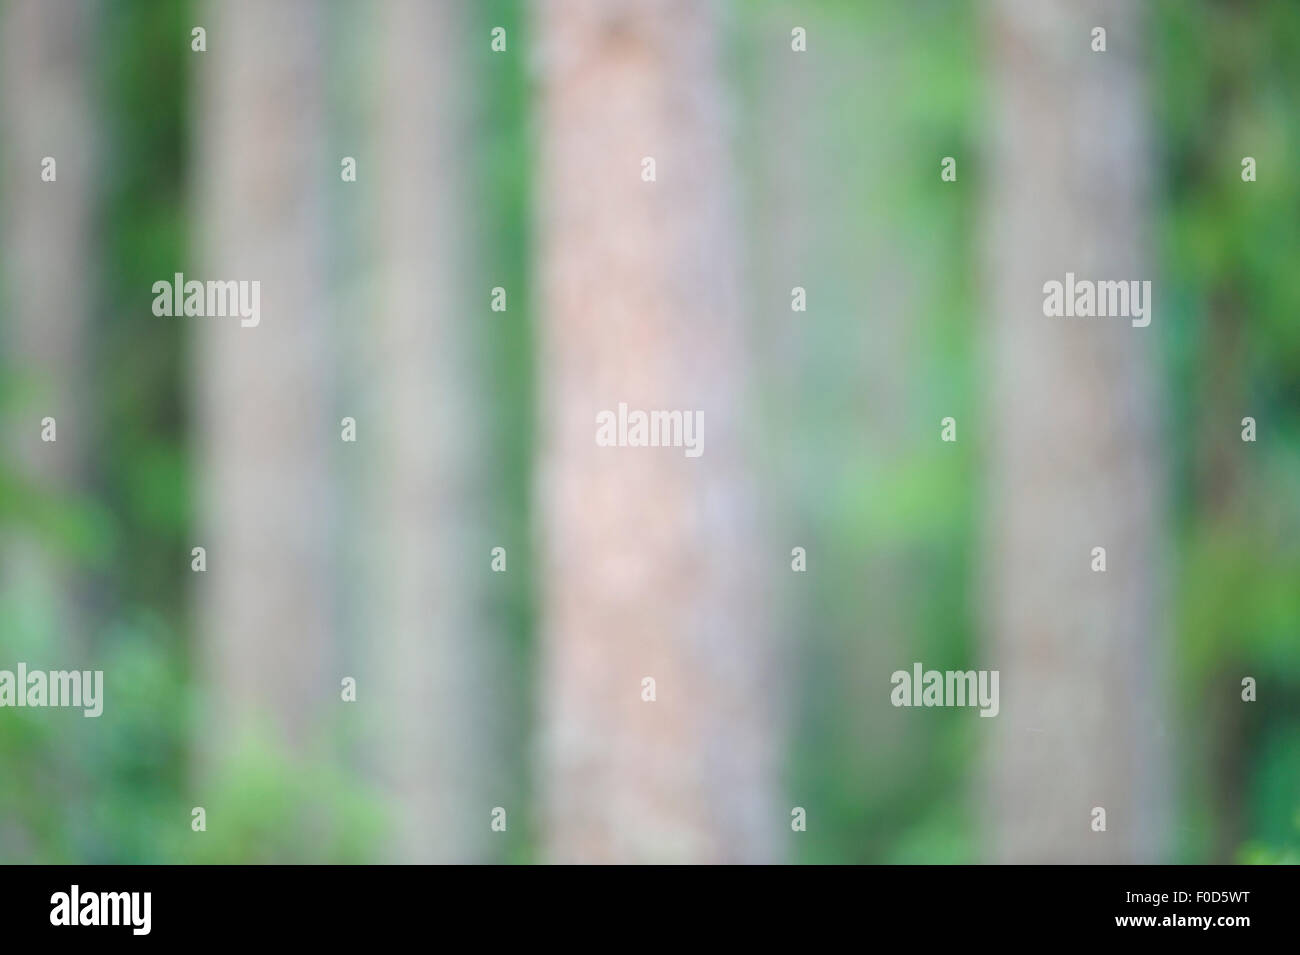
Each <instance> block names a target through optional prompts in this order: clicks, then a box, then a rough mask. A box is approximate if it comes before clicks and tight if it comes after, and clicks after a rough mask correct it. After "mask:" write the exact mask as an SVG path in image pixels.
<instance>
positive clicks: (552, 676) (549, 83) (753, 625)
mask: <svg viewBox="0 0 1300 955" xmlns="http://www.w3.org/2000/svg"><path fill="white" fill-rule="evenodd" d="M533 11H534V14H535V19H536V24H535V26H536V32H537V41H538V50H539V60H538V68H539V80H540V84H541V91H540V103H539V107H538V126H539V131H540V143H539V146H540V169H539V171H538V187H537V194H538V196H539V202H540V209H539V219H538V229H539V236H538V242H539V269H538V276H539V282H540V288H539V306H540V318H539V320H540V331H539V342H540V358H539V370H538V371H539V379H540V389H539V390H540V402H541V406H540V425H539V427H540V450H539V457H540V460H539V472H538V487H537V506H538V508H539V514H540V537H541V554H540V559H539V564H538V574H539V580H540V592H541V602H542V609H541V640H542V656H543V661H542V667H541V682H540V685H539V688H538V691H537V694H538V699H539V702H540V706H541V709H542V723H543V740H542V751H541V772H542V780H541V782H542V786H543V790H544V810H543V840H544V845H545V848H546V854H547V856H548V857H549V858H550V859H553V860H559V861H620V862H625V861H646V860H670V861H724V860H734V861H752V860H767V859H773V858H776V857H777V856H778V855H779V853H780V847H781V843H782V839H783V835H784V833H786V832H788V831H789V820H790V817H789V808H788V807H784V806H782V805H781V803H780V801H779V799H778V796H777V792H778V789H777V784H778V778H777V777H778V763H777V755H778V753H779V751H780V740H779V739H778V735H779V734H778V732H777V729H778V727H777V725H776V724H777V720H776V719H775V717H774V714H775V710H776V707H775V706H774V701H775V695H776V693H777V686H776V681H775V679H774V674H773V672H772V671H773V666H772V661H773V655H772V652H771V635H770V634H769V633H768V632H767V619H768V615H767V613H766V611H765V608H764V599H763V598H764V591H765V585H764V583H763V579H764V578H763V573H764V572H767V573H777V572H780V571H781V570H784V569H785V568H787V567H788V558H786V557H785V556H783V554H782V553H780V552H778V551H777V550H776V548H775V547H774V546H773V545H771V544H770V543H769V542H768V541H767V540H766V539H765V538H764V536H763V535H762V533H761V532H760V529H759V525H758V516H757V498H756V489H755V482H754V474H753V472H752V470H751V469H750V467H749V461H748V455H747V453H746V450H745V438H746V435H745V433H744V432H745V428H746V426H747V414H748V412H749V410H750V407H749V405H748V404H747V399H748V396H747V394H746V391H747V377H748V368H749V363H750V358H749V354H748V351H747V348H746V341H745V338H746V329H745V327H744V318H743V315H742V311H741V308H740V302H739V288H738V286H739V282H738V271H739V262H738V251H737V249H738V236H737V226H736V220H735V211H734V198H733V195H732V191H733V189H734V187H735V182H734V177H733V172H732V166H731V164H730V161H729V156H728V152H729V122H730V117H729V111H728V108H727V103H726V98H725V97H724V95H723V79H722V76H721V75H720V59H721V51H720V49H719V42H720V31H719V28H718V25H717V23H716V22H715V17H714V14H715V12H716V8H715V6H714V5H713V4H709V3H697V2H693V0H692V2H686V0H676V2H669V3H650V2H643V0H639V2H630V3H622V4H594V3H586V2H539V3H537V4H536V5H535V6H534V7H533ZM643 157H653V158H654V160H655V162H656V173H657V181H656V182H645V181H643V180H642V176H641V173H642V159H643ZM619 402H626V403H627V404H628V406H629V407H630V408H632V409H642V410H652V409H664V410H670V409H679V410H687V411H692V410H700V411H702V412H703V414H704V439H705V441H704V452H703V454H702V456H700V457H698V458H689V457H686V456H685V454H684V453H683V449H681V448H629V447H616V448H608V447H597V445H596V443H595V433H596V417H597V414H598V413H599V412H601V411H602V410H611V411H612V410H616V409H617V405H618V403H619ZM761 568H765V571H764V570H761ZM646 677H651V678H653V679H654V680H655V681H656V690H657V700H656V701H655V702H652V703H651V702H644V701H643V699H642V681H643V678H646Z"/></svg>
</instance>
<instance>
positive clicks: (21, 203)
mask: <svg viewBox="0 0 1300 955" xmlns="http://www.w3.org/2000/svg"><path fill="white" fill-rule="evenodd" d="M94 12H95V5H94V4H92V3H89V2H71V3H44V2H40V0H14V2H12V3H8V4H6V5H5V8H4V24H3V44H4V46H3V51H2V53H0V66H2V67H3V83H2V88H0V98H2V103H0V108H2V109H3V128H2V129H0V146H3V149H4V159H5V162H4V216H3V223H4V229H3V243H4V262H5V266H6V268H5V272H6V287H7V289H8V294H7V296H6V298H7V306H8V307H7V309H6V311H7V313H8V320H7V321H6V322H5V326H4V328H3V330H2V331H3V339H2V342H3V354H4V356H5V364H6V365H7V366H8V367H7V368H6V369H5V371H6V374H8V375H10V376H12V377H11V381H14V382H17V387H15V388H14V389H13V392H12V394H11V395H10V396H9V398H11V399H14V400H15V406H14V408H13V410H12V411H11V412H10V415H11V417H10V418H9V422H8V426H7V427H6V431H7V432H8V433H9V434H11V435H13V436H14V437H13V438H12V439H8V440H7V441H6V443H7V444H8V445H9V447H10V448H11V450H12V458H11V460H12V461H13V462H14V465H15V470H16V472H17V473H16V474H15V475H14V477H15V478H16V479H17V480H18V481H20V482H21V483H22V485H23V486H24V487H26V488H28V489H30V490H31V491H32V492H33V493H39V494H42V495H69V494H76V493H78V492H82V491H84V490H85V486H86V481H87V466H88V458H89V455H90V450H91V447H92V446H93V443H94V429H95V423H94V420H93V408H92V407H91V404H90V402H89V400H88V399H89V396H88V382H89V381H90V373H91V363H90V357H89V356H90V353H91V352H90V344H89V343H90V338H91V321H90V311H91V294H92V289H93V288H94V282H95V263H94V255H93V238H92V230H93V225H94V214H93V208H92V197H93V195H94V188H93V186H94V183H95V178H96V170H95V160H96V155H97V152H98V149H97V142H96V136H95V123H94V122H92V116H91V107H90V98H89V93H88V78H87V72H86V66H87V63H88V62H89V60H90V58H91V56H92V51H91V48H90V43H89V39H88V38H89V35H90V32H91V30H92V29H93V26H94V22H93V19H94V18H93V14H94ZM47 156H49V157H52V158H53V159H54V160H55V164H56V165H55V171H56V175H57V178H56V179H55V180H54V181H53V182H46V181H43V179H42V178H41V175H42V171H43V165H42V163H43V160H44V158H45V157H47ZM47 416H48V417H52V418H54V419H55V422H56V429H57V430H56V440H55V441H54V442H45V441H43V440H42V438H41V431H42V427H41V421H42V419H43V418H45V417H47ZM3 558H4V563H5V566H4V574H3V577H4V579H5V580H6V581H8V582H10V583H12V585H13V586H15V587H16V588H18V589H19V590H21V592H23V593H24V594H26V595H27V596H29V597H34V596H35V595H37V594H40V595H43V598H44V601H43V602H44V608H45V609H49V610H51V611H52V612H53V615H54V616H53V618H52V622H51V627H50V632H49V637H50V644H49V645H48V646H47V648H46V650H47V652H50V653H51V654H52V657H51V663H53V662H54V660H55V659H61V660H62V662H61V663H60V665H61V666H69V667H77V666H81V665H85V664H88V663H89V662H90V661H89V659H88V658H86V657H84V656H83V655H82V654H83V653H84V652H85V650H86V646H85V643H86V639H87V635H86V633H85V632H84V629H85V628H84V621H83V620H82V616H83V614H82V610H83V608H82V601H83V600H84V598H85V596H86V595H85V593H84V592H83V591H84V581H82V580H80V579H79V575H78V574H77V573H76V572H75V570H74V568H73V567H72V566H71V564H70V562H69V561H68V560H66V559H65V558H63V557H62V556H60V555H58V554H56V553H54V552H53V551H52V550H51V549H50V548H49V547H48V546H47V543H46V542H38V541H36V540H34V539H30V538H21V539H11V540H9V541H7V542H6V546H5V548H4V553H3ZM68 653H73V654H74V655H73V656H68V655H67V654H68Z"/></svg>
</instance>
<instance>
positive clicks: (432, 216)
mask: <svg viewBox="0 0 1300 955" xmlns="http://www.w3.org/2000/svg"><path fill="white" fill-rule="evenodd" d="M462 13H463V11H462V10H461V9H460V7H459V5H458V4H451V3H447V4H444V3H425V2H423V0H399V2H393V3H385V4H384V5H383V6H382V8H381V9H380V10H378V11H377V19H376V24H375V26H376V31H375V38H376V41H377V48H378V49H379V50H380V51H382V56H383V67H382V68H381V74H380V75H381V80H380V83H379V84H378V88H377V90H376V94H377V100H376V102H375V103H374V109H373V113H372V115H373V117H374V120H373V128H372V132H373V138H372V140H371V142H373V147H374V148H373V153H371V154H370V158H369V160H368V161H369V168H368V169H365V168H363V180H362V181H363V182H364V183H365V184H366V188H368V189H370V190H373V192H372V195H373V196H374V204H375V208H374V218H373V222H372V229H373V233H374V247H375V254H376V259H377V262H376V264H377V271H376V273H375V274H376V276H377V279H378V282H377V285H376V288H375V290H374V301H375V303H376V308H375V310H374V312H373V314H372V315H371V317H370V319H369V325H370V327H369V328H368V330H367V334H366V342H365V344H364V352H363V354H365V355H366V358H367V361H368V367H369V375H368V384H367V386H366V387H367V394H368V395H369V397H370V401H369V403H368V407H367V412H366V415H365V418H364V424H363V425H362V426H363V427H364V428H365V429H366V432H365V433H364V434H363V435H362V436H361V437H360V438H359V439H358V440H359V447H361V448H364V450H365V454H366V458H367V461H368V462H369V463H368V465H367V472H368V473H367V478H368V480H369V487H368V496H367V502H368V503H367V507H366V513H367V514H368V515H369V519H368V522H367V523H368V524H369V528H368V530H367V532H366V534H367V539H368V540H369V542H370V545H369V553H370V554H371V559H370V561H369V562H368V563H369V565H370V568H371V574H370V578H371V579H370V582H369V586H368V599H369V601H370V605H369V606H368V608H367V611H366V613H365V619H366V621H367V623H368V624H369V625H370V626H371V627H372V631H371V633H370V635H369V637H368V638H367V652H368V653H369V654H370V655H371V661H372V664H373V667H374V672H375V674H376V677H377V679H376V682H375V683H374V684H368V685H367V688H366V692H367V694H368V695H369V697H370V698H371V699H372V700H376V701H379V703H378V705H379V707H380V709H381V711H382V716H381V718H380V720H379V723H380V725H379V726H378V727H377V729H378V732H379V740H378V745H377V754H378V759H379V762H380V764H381V767H380V768H381V775H382V777H383V780H384V785H385V786H386V788H387V790H388V792H389V794H390V796H391V798H392V800H393V821H394V825H393V836H394V841H393V843H392V845H391V847H390V856H391V857H392V858H394V859H396V860H398V861H403V862H465V861H475V860H480V859H483V858H484V857H485V856H486V853H487V850H488V845H489V844H488V841H487V840H488V839H489V838H490V837H491V832H490V829H489V822H490V811H491V809H492V808H493V806H494V802H493V801H491V800H492V795H493V794H492V793H491V792H489V786H488V780H489V779H492V778H493V775H494V771H495V769H496V766H495V763H496V762H497V760H496V755H497V753H496V750H497V747H496V745H495V743H496V740H495V739H494V733H493V732H492V730H491V726H492V712H493V707H492V706H491V705H490V703H489V701H491V700H494V699H499V698H500V693H501V692H502V688H501V687H499V686H493V685H491V680H490V677H491V674H492V673H494V672H496V671H495V670H494V668H493V667H492V661H493V659H494V656H495V652H494V645H493V643H492V639H491V637H492V635H491V633H490V632H489V628H488V627H487V626H486V625H485V624H486V620H485V616H486V615H485V614H484V612H483V611H484V604H483V598H484V587H483V584H484V580H483V577H484V574H485V572H486V570H487V567H488V560H489V551H490V549H491V547H492V546H493V544H495V543H500V544H505V543H507V542H505V541H489V540H487V539H485V538H484V537H483V536H482V529H483V515H484V508H483V500H482V496H483V487H484V480H483V479H484V477H485V471H486V468H485V467H484V463H483V456H484V453H485V442H483V441H482V440H480V438H479V436H480V435H482V434H483V433H484V430H485V426H486V424H487V421H486V420H485V411H484V408H485V402H484V400H483V399H484V397H485V396H484V395H483V393H482V389H481V388H480V387H479V376H478V374H477V373H478V371H479V368H478V355H477V353H476V350H475V348H474V336H475V335H476V334H477V329H478V328H479V327H480V326H481V325H482V321H481V320H480V319H474V318H472V317H471V316H472V315H474V314H479V315H480V316H481V315H484V314H488V312H487V309H488V294H487V291H488V290H487V288H483V289H482V290H481V298H478V299H476V300H475V302H476V306H475V308H474V309H471V308H470V307H469V304H470V303H469V299H468V296H467V293H468V291H469V290H468V288H467V285H468V270H469V266H470V264H471V263H470V259H471V256H470V255H468V254H467V253H468V250H469V249H471V248H472V246H473V243H472V242H471V241H469V236H470V235H472V234H473V228H472V219H471V218H470V217H469V207H470V202H469V200H468V199H467V198H465V195H466V193H467V192H468V190H469V185H470V177H469V172H470V168H469V164H468V162H467V159H466V149H465V147H464V144H465V143H466V142H467V139H468V136H469V133H470V130H469V129H468V124H467V122H466V118H467V117H468V115H469V110H468V107H467V102H466V100H467V97H468V96H469V95H471V91H472V88H473V87H472V84H471V83H470V82H468V81H467V79H466V73H467V69H468V66H469V64H468V63H467V62H466V58H465V57H464V56H463V55H462V51H463V50H465V48H466V46H467V44H468V43H469V42H470V41H469V39H468V37H467V26H468V25H467V24H466V23H465V22H464V21H463V19H462ZM362 161H363V162H366V161H367V159H366V158H365V157H362ZM510 556H512V555H509V553H508V554H507V557H508V558H509V557H510ZM513 556H514V559H515V560H516V561H518V560H519V559H520V557H522V555H518V554H516V555H513ZM510 569H511V568H510V565H509V563H507V570H510ZM498 798H499V797H498ZM504 808H507V809H508V810H509V809H512V808H514V807H504Z"/></svg>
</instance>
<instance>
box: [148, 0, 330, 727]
mask: <svg viewBox="0 0 1300 955" xmlns="http://www.w3.org/2000/svg"><path fill="white" fill-rule="evenodd" d="M321 19H322V13H321V10H320V8H319V6H318V5H317V4H316V3H313V2H311V0H284V2H275V3H261V2H255V0H247V2H227V0H221V2H213V3H210V4H208V5H206V6H205V7H204V8H203V9H202V13H201V15H200V17H198V18H196V21H195V22H196V23H197V24H200V25H202V26H204V27H205V28H206V30H207V52H206V53H194V54H192V55H193V56H195V57H198V58H200V59H199V62H198V64H197V72H198V92H199V99H198V110H197V113H196V127H197V128H196V140H195V146H196V155H195V162H196V167H197V173H196V183H197V195H198V205H197V210H196V212H197V228H196V232H195V236H194V240H195V246H196V250H197V253H198V254H197V256H196V257H195V258H194V259H193V261H194V263H195V268H194V269H193V274H192V275H187V278H193V279H199V280H209V279H214V280H215V279H224V280H241V281H242V280H250V281H251V280H258V281H260V282H261V324H260V325H259V326H258V327H255V328H244V327H241V324H240V320H239V319H238V318H232V317H227V318H220V317H205V318H176V319H171V320H172V321H181V322H189V323H192V326H193V327H192V328H191V332H192V334H193V336H194V342H195V349H194V359H195V367H196V378H197V381H196V386H197V392H198V413H197V431H198V435H199V438H198V447H197V461H198V475H199V478H198V481H197V490H198V504H197V506H198V527H199V530H198V534H197V537H196V539H195V543H196V544H198V545H202V546H204V547H206V548H207V568H208V569H207V572H206V573H205V574H202V575H199V576H198V586H199V589H200V592H199V619H198V630H199V635H200V641H201V645H202V653H201V661H202V664H203V670H202V671H201V672H202V673H203V674H204V675H205V676H206V678H207V679H208V681H209V686H210V689H211V695H212V698H211V707H210V710H209V722H208V724H207V729H206V731H205V733H204V742H205V743H206V744H207V745H208V746H210V747H216V748H218V749H224V748H225V747H227V746H228V745H233V737H234V734H235V733H236V732H238V731H239V730H240V728H242V727H243V726H245V725H246V724H247V723H250V722H253V721H256V722H258V723H261V724H262V725H264V726H269V727H270V729H271V731H272V732H273V733H274V734H275V735H276V736H277V737H278V738H279V740H280V742H282V743H284V744H287V745H288V746H290V747H291V748H295V749H298V750H302V749H305V748H306V747H308V746H309V744H310V741H311V739H312V738H313V737H314V736H315V735H316V734H318V733H320V732H321V730H322V720H323V718H324V717H325V716H327V715H328V714H329V712H330V708H332V707H337V706H339V705H341V704H340V697H339V681H340V674H338V673H337V672H336V669H337V668H336V667H335V666H334V664H333V662H332V661H333V660H334V650H335V647H334V634H333V627H332V618H333V609H334V608H333V606H332V602H333V599H334V597H333V584H334V580H333V578H332V573H331V563H332V557H331V534H330V527H331V522H332V520H333V513H334V511H333V508H334V506H335V501H334V500H333V497H332V495H331V491H330V487H331V476H330V475H331V471H330V464H329V460H330V450H331V447H332V446H333V444H334V443H335V442H338V441H339V427H338V421H337V420H336V419H335V418H334V415H333V412H334V408H333V404H332V402H331V400H330V392H329V381H330V373H329V369H328V368H327V365H328V361H327V359H326V356H327V355H328V351H327V350H326V347H325V346H326V342H327V335H328V324H327V311H326V298H325V290H326V271H325V264H324V255H323V243H324V238H325V228H326V225H327V223H326V221H325V217H324V215H323V202H322V199H323V195H322V187H323V176H324V175H326V173H327V172H328V171H329V170H330V169H331V166H332V164H331V162H330V157H329V156H328V155H326V154H325V151H324V148H323V143H324V137H323V122H324V115H323V113H324V109H323V105H324V104H323V102H322V98H323V89H324V83H323V80H324V77H323V72H322V70H323V62H322V60H323V56H322V42H323V41H322V23H321ZM333 168H337V166H336V165H335V166H333ZM178 559H188V556H187V555H178Z"/></svg>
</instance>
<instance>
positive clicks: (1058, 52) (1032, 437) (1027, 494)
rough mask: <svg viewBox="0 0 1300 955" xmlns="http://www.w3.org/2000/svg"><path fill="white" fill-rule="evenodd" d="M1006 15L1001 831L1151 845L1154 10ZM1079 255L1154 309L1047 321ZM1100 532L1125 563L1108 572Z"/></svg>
mask: <svg viewBox="0 0 1300 955" xmlns="http://www.w3.org/2000/svg"><path fill="white" fill-rule="evenodd" d="M989 14H990V15H989V17H988V21H987V27H988V36H987V39H988V42H989V47H990V51H991V56H990V77H991V104H992V106H991V109H992V116H991V122H990V127H989V137H990V143H991V150H990V153H989V155H988V157H987V169H988V177H989V180H988V183H989V186H988V188H989V192H988V196H987V216H986V233H985V234H986V238H987V241H986V243H985V255H986V263H985V266H986V268H985V275H986V277H987V281H988V287H989V292H990V295H991V306H992V315H991V322H990V326H989V333H990V334H989V339H988V340H989V342H990V352H989V355H988V356H987V357H988V359H989V361H988V364H987V366H986V368H987V387H988V393H989V399H988V402H989V404H988V410H989V414H990V431H991V435H992V439H991V446H990V448H989V451H988V458H987V460H988V470H987V500H988V509H987V519H988V526H987V529H986V530H987V535H986V544H987V546H986V548H985V551H984V553H985V555H986V558H985V561H986V562H985V567H984V572H985V573H986V574H987V576H988V582H989V584H990V586H989V588H988V594H989V607H988V611H989V613H988V622H989V640H988V644H987V654H988V659H987V663H985V664H984V665H985V666H988V667H991V668H994V669H999V670H1000V671H1001V715H1000V716H998V717H997V718H996V719H994V720H991V721H989V722H991V723H992V724H993V725H992V726H991V727H989V732H990V734H991V736H992V746H991V751H990V759H989V763H988V765H987V789H986V795H987V809H988V812H989V814H990V817H989V820H988V821H989V823H990V828H989V837H990V849H991V852H992V855H993V857H994V858H995V859H996V860H998V861H1006V862H1151V861H1155V860H1156V859H1157V858H1160V853H1161V847H1162V845H1163V844H1164V843H1163V835H1162V832H1161V820H1162V819H1163V818H1164V817H1165V815H1166V812H1165V810H1166V809H1167V808H1168V792H1167V779H1166V772H1165V749H1166V739H1165V734H1164V728H1163V725H1162V723H1161V721H1160V720H1161V713H1162V705H1163V702H1162V701H1163V675H1164V674H1163V670H1162V662H1163V639H1162V635H1163V627H1164V620H1165V618H1164V616H1163V614H1162V612H1161V608H1162V606H1163V593H1162V591H1163V587H1162V584H1163V576H1162V553H1161V547H1162V540H1161V536H1160V533H1161V529H1162V527H1163V526H1164V525H1163V520H1164V513H1163V509H1164V500H1163V493H1162V487H1163V486H1162V482H1163V473H1162V470H1161V467H1160V461H1161V456H1160V441H1159V435H1158V433H1157V427H1156V421H1157V419H1158V414H1157V408H1156V406H1155V400H1156V389H1155V386H1154V379H1153V375H1154V370H1153V364H1154V348H1155V343H1156V341H1157V338H1158V336H1159V335H1160V334H1161V331H1162V322H1163V321H1165V320H1166V319H1165V317H1164V315H1163V314H1162V311H1161V305H1162V299H1161V287H1160V284H1159V282H1157V281H1154V279H1155V276H1153V274H1152V265H1151V259H1150V256H1149V254H1148V247H1149V236H1148V234H1147V233H1148V206H1149V201H1150V185H1149V176H1150V169H1151V165H1152V150H1151V148H1150V144H1149V142H1148V126H1149V121H1148V118H1147V107H1146V103H1145V101H1144V88H1143V82H1144V80H1143V71H1142V69H1141V64H1142V62H1143V60H1144V59H1145V56H1146V54H1145V48H1144V47H1143V45H1142V41H1141V32H1140V31H1141V23H1140V10H1139V8H1138V6H1137V5H1135V4H1129V3H1125V2H1122V0H1113V2H1095V3H1089V4H1078V3H1071V2H1065V0H999V2H996V3H994V4H992V5H991V6H990V8H989ZM1095 26H1102V27H1105V28H1106V31H1107V45H1108V49H1107V50H1106V52H1104V53H1100V52H1098V53H1094V52H1093V51H1092V50H1091V47H1090V44H1091V30H1092V28H1093V27H1095ZM1067 271H1071V272H1074V273H1075V274H1076V276H1078V278H1080V279H1089V280H1102V279H1113V280H1130V279H1151V280H1153V296H1152V298H1153V302H1154V310H1153V313H1152V314H1153V317H1152V321H1151V325H1150V326H1149V327H1147V328H1135V327H1132V326H1131V325H1130V323H1129V321H1128V320H1126V319H1122V318H1049V317H1045V316H1044V314H1043V297H1044V295H1043V284H1044V283H1045V282H1047V281H1049V280H1052V279H1055V280H1057V281H1064V279H1065V273H1066V272H1067ZM967 433H968V434H969V433H970V432H969V431H968V432H967ZM1095 546H1100V547H1105V548H1106V553H1107V570H1106V572H1105V573H1095V572H1093V571H1092V569H1091V550H1092V548H1093V547H1095ZM1094 807H1101V808H1104V809H1105V810H1106V822H1107V829H1106V831H1105V832H1095V831H1093V829H1092V825H1091V823H1092V810H1093V808H1094Z"/></svg>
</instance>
